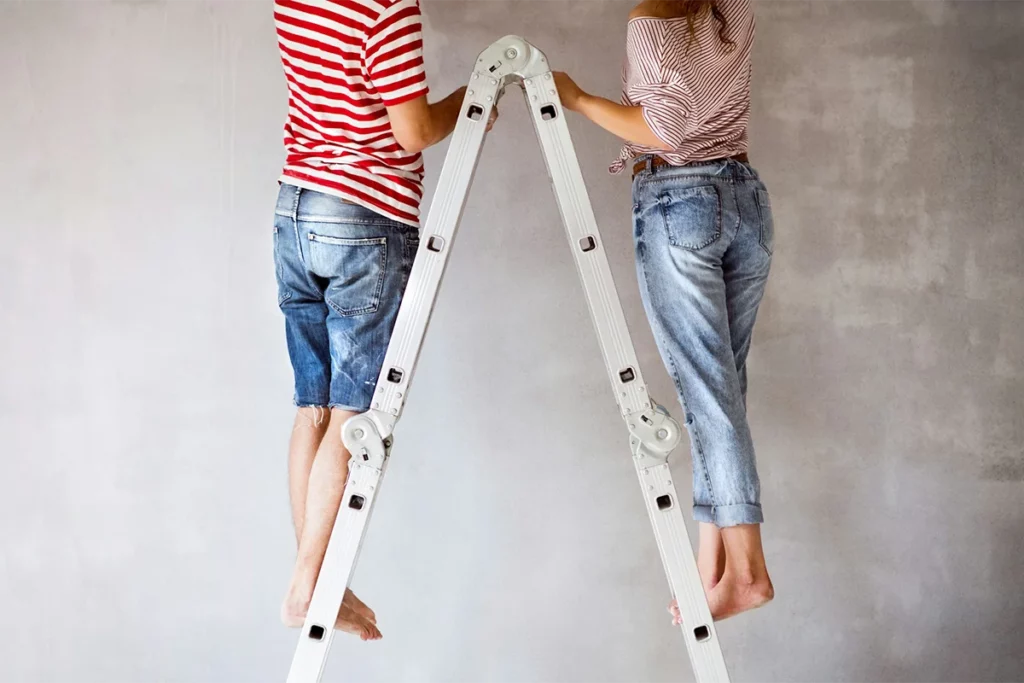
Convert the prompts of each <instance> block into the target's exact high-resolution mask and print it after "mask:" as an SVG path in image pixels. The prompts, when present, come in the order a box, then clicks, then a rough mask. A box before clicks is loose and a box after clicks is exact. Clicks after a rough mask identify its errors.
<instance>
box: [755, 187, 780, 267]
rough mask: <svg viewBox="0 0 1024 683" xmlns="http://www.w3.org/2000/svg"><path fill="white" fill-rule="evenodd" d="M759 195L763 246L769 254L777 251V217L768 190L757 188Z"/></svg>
mask: <svg viewBox="0 0 1024 683" xmlns="http://www.w3.org/2000/svg"><path fill="white" fill-rule="evenodd" d="M755 193H756V195H757V213H758V216H759V217H760V218H761V235H760V239H759V241H760V243H761V248H762V249H764V250H765V252H767V254H768V255H769V256H771V255H772V253H773V252H774V251H775V218H774V217H773V216H772V200H771V197H769V195H768V191H767V190H762V189H760V188H759V189H757V190H755Z"/></svg>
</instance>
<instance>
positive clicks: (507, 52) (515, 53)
mask: <svg viewBox="0 0 1024 683" xmlns="http://www.w3.org/2000/svg"><path fill="white" fill-rule="evenodd" d="M505 56H506V57H508V58H509V59H515V58H516V57H518V56H519V51H518V50H516V49H515V48H514V47H510V48H509V49H507V50H505Z"/></svg>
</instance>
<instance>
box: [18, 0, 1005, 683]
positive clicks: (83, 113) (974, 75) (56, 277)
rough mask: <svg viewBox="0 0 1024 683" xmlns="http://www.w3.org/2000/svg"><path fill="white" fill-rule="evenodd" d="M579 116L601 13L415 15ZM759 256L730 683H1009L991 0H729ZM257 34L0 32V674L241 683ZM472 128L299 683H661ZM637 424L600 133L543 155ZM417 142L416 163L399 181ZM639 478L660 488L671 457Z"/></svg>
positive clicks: (262, 443) (264, 283)
mask: <svg viewBox="0 0 1024 683" xmlns="http://www.w3.org/2000/svg"><path fill="white" fill-rule="evenodd" d="M424 11H425V13H426V17H427V46H428V59H429V63H428V68H429V71H430V79H431V86H432V89H433V92H434V93H435V95H437V96H440V95H442V94H445V93H447V92H448V91H449V90H451V89H452V88H454V87H456V86H458V85H460V84H462V83H464V82H465V79H466V78H467V76H468V73H469V68H470V66H471V65H472V63H473V60H474V59H475V56H476V54H477V52H478V51H479V50H480V49H482V48H483V47H484V46H485V45H487V44H488V43H489V42H491V41H492V40H494V39H495V38H497V37H499V36H501V35H503V34H506V33H520V34H522V35H525V36H526V37H527V38H529V39H530V40H532V41H533V42H535V43H536V44H537V45H538V46H540V47H541V48H542V49H545V50H546V51H547V52H548V54H549V56H550V58H551V61H552V62H553V63H554V64H555V65H556V66H557V67H559V68H563V69H565V70H568V71H570V72H572V73H573V74H575V75H576V76H577V77H578V80H579V81H580V82H581V84H582V85H583V86H584V87H587V88H590V89H593V90H595V91H597V92H601V93H603V94H607V95H614V94H615V93H616V92H617V85H616V82H617V79H618V74H619V67H620V60H621V55H622V44H623V38H624V34H625V26H624V19H625V16H626V14H627V13H628V11H629V5H628V4H624V3H618V2H615V3H612V2H579V1H577V2H553V1H552V2H523V1H518V2H454V1H453V2H447V1H440V0H426V1H425V2H424ZM757 11H758V13H759V26H760V32H759V39H758V44H757V47H756V54H755V59H756V64H755V68H756V72H755V87H754V113H753V123H752V130H751V137H752V150H751V152H752V157H753V159H754V161H755V163H756V165H757V166H758V168H759V169H760V171H761V173H762V175H763V176H764V177H765V179H766V181H767V183H768V185H769V187H770V188H771V190H772V192H773V195H774V204H775V210H776V214H777V215H776V225H777V228H776V230H777V234H776V240H777V252H776V259H775V264H774V270H773V276H772V279H771V281H770V283H769V289H768V294H767V297H766V300H765V303H764V305H763V307H762V313H761V318H760V322H759V325H758V328H757V330H756V332H755V339H754V348H753V351H752V355H751V360H750V363H751V367H750V385H751V390H750V398H749V410H750V415H751V420H752V425H753V429H754V435H755V440H756V442H757V445H758V457H759V462H760V467H761V473H762V479H763V489H764V505H765V513H766V516H767V520H768V523H767V525H766V526H765V528H764V532H765V544H766V549H767V553H768V561H769V567H770V569H771V571H772V575H773V578H774V580H775V585H776V590H777V598H776V601H775V602H774V603H772V604H771V605H770V606H768V607H766V608H765V609H763V610H761V611H759V612H757V613H755V614H751V615H748V616H742V617H739V618H737V619H735V620H730V621H727V622H724V623H723V624H722V625H721V627H720V629H719V633H720V636H721V639H722V642H723V644H724V647H725V650H726V656H727V658H728V661H729V663H730V667H731V669H732V672H733V674H734V677H735V679H736V680H740V681H743V680H747V681H769V680H773V681H776V680H777V681H825V680H843V681H882V680H886V681H888V680H903V681H930V680H943V681H966V680H986V681H989V680H992V681H994V680H1003V681H1011V680H1016V681H1020V680H1024V663H1022V662H1024V641H1022V637H1021V632H1022V630H1024V591H1021V590H1020V577H1021V568H1022V555H1024V456H1022V448H1021V443H1022V440H1024V410H1022V407H1024V406H1022V397H1024V308H1022V305H1021V302H1022V299H1024V275H1022V272H1024V270H1022V265H1021V264H1022V263H1024V234H1022V230H1024V225H1022V224H1024V220H1022V210H1024V200H1022V193H1021V185H1022V181H1024V173H1022V170H1021V159H1024V105H1022V100H1024V44H1022V42H1021V39H1020V36H1021V35H1022V32H1024V3H1019V2H993V3H985V2H970V3H968V2H964V3H950V2H939V1H934V2H919V3H916V2H884V3H882V2H863V3H861V2H827V3H826V2H772V3H766V2H761V3H759V4H757ZM270 14H271V7H270V3H269V2H265V1H261V2H228V1H224V2H129V1H124V0H121V1H95V2H67V3H58V2H11V1H10V0H7V1H0V93H3V94H2V95H0V122H2V125H0V162H2V163H0V207H2V209H3V212H2V219H0V229H2V236H3V239H2V242H0V243H2V245H3V246H2V248H0V325H2V332H0V358H2V360H0V454H2V455H0V539H2V542H0V605H2V606H3V609H2V610H0V679H2V680H4V681H31V682H35V681H40V682H41V681H74V682H76V683H78V682H83V683H84V682H87V681H97V682H100V681H103V682H107V681H126V682H127V681H132V682H140V681H157V680H160V681H197V682H198V681H222V682H229V681H276V680H282V679H283V677H284V673H285V671H286V670H287V666H288V663H289V661H290V657H291V653H292V649H293V647H294V644H295V640H296V634H295V632H289V631H287V630H286V629H284V627H282V626H280V625H279V623H278V622H277V611H278V606H279V601H280V599H281V597H282V595H283V590H284V587H285V583H286V580H287V577H288V572H289V567H290V562H291V557H292V553H293V551H294V550H293V539H292V537H291V528H290V522H289V519H288V506H287V503H286V488H285V459H284V456H285V446H286V442H287V438H288V429H289V425H290V418H291V412H292V408H291V406H290V402H289V399H290V391H291V390H290V370H289V367H288V363H287V358H286V354H285V348H284V337H283V325H282V320H281V317H280V315H279V313H278V312H277V310H276V307H275V298H274V291H275V289H274V283H273V268H272V263H271V258H272V257H271V219H272V213H271V212H272V208H273V202H274V196H275V189H276V187H275V179H276V174H277V172H278V170H279V167H280V164H281V162H282V157H283V153H282V148H281V144H280V131H281V125H282V122H283V116H284V111H285V98H284V83H283V78H282V76H281V72H280V68H279V65H278V63H277V55H276V51H275V41H274V34H273V26H272V21H271V16H270ZM511 95H513V96H511V97H509V98H507V99H506V100H504V101H503V110H502V118H501V121H500V125H499V127H498V128H497V129H496V131H495V133H494V134H493V135H492V136H491V138H490V139H489V140H488V143H487V146H486V148H485V150H484V155H483V159H482V161H481V164H480V168H479V171H478V173H477V178H476V184H475V193H474V194H473V195H472V197H471V199H470V201H469V204H468V207H467V210H466V214H465V220H464V222H463V229H462V232H461V233H460V237H459V241H458V243H457V245H456V246H455V250H454V253H453V257H452V261H451V264H450V268H449V275H448V277H447V279H446V281H445V287H444V289H443V291H442V296H441V299H440V303H439V305H438V307H437V310H436V315H435V318H434V322H433V325H432V327H431V334H430V336H429V338H428V340H427V342H426V345H425V348H424V352H423V355H422V357H421V365H420V371H419V374H418V376H417V380H416V387H415V390H414V391H413V393H412V396H411V398H410V401H409V404H408V410H407V412H406V416H405V418H404V420H403V421H402V423H401V425H400V426H399V429H398V432H397V434H396V447H395V451H394V456H395V457H394V458H393V463H392V467H391V469H390V472H389V475H388V483H387V486H386V489H385V493H384V496H383V497H382V499H381V501H380V504H379V505H378V507H377V510H376V514H375V517H374V521H373V524H372V526H371V529H370V534H369V536H368V541H367V543H366V545H365V550H364V554H363V558H362V562H361V564H360V565H359V568H358V571H357V573H356V577H355V582H354V587H355V588H356V589H357V591H358V592H359V593H360V594H361V595H362V596H363V598H364V599H365V600H366V601H367V602H368V603H370V604H371V606H372V607H374V608H375V609H376V610H377V613H378V615H379V616H380V623H381V627H382V630H383V632H384V634H385V638H384V640H383V641H382V642H380V643H375V644H371V645H366V644H362V643H359V642H353V641H352V640H351V639H347V638H339V639H338V640H337V641H336V645H335V648H334V652H333V657H332V659H331V662H330V665H329V667H328V671H327V677H326V678H327V680H338V681H341V680H345V681H409V682H413V681H485V680H486V681H507V682H510V683H517V682H521V681H550V682H568V681H579V682H581V683H582V682H584V681H672V680H688V679H689V678H690V676H691V674H690V671H689V665H688V662H687V660H686V655H685V652H684V649H683V646H682V642H681V640H680V639H679V637H678V635H677V633H676V632H675V631H674V630H673V629H672V628H671V627H670V626H669V623H668V620H667V616H666V614H665V612H664V603H665V601H666V598H667V589H666V585H665V581H664V578H663V576H662V574H661V567H660V563H659V560H658V557H657V553H656V549H655V546H654V542H653V538H652V536H651V534H650V531H649V528H648V525H647V520H646V517H645V512H644V508H643V506H642V504H641V500H640V497H639V494H638V492H637V491H636V483H635V478H634V474H633V471H632V469H631V464H630V460H629V457H628V448H627V442H626V438H625V432H624V430H623V427H622V425H621V423H620V422H619V420H618V418H617V415H616V411H615V408H614V404H613V402H612V400H611V396H610V395H609V392H608V388H607V387H606V386H605V375H604V372H603V367H602V364H601V360H600V355H599V352H598V348H597V344H596V343H595V341H594V339H593V335H592V334H591V331H590V327H589V325H590V323H589V320H588V317H587V313H586V309H585V306H584V302H583V299H582V297H581V295H580V291H579V286H578V283H577V281H576V278H575V273H574V269H573V266H572V262H571V257H570V255H569V253H568V251H567V248H566V246H565V244H564V238H563V236H562V232H561V227H560V225H559V223H558V215H557V211H556V209H555V205H554V201H553V199H552V197H551V194H550V191H549V189H548V183H547V178H546V175H545V171H544V167H543V163H542V160H541V157H540V154H539V151H538V149H537V147H536V145H535V144H534V141H533V134H532V130H531V126H530V123H529V120H528V118H527V116H526V112H525V110H524V108H523V106H522V105H521V103H520V102H518V101H517V99H518V93H515V92H513V93H511ZM570 124H571V128H572V131H573V135H574V139H575V142H576V145H577V148H578V151H579V155H580V159H581V161H582V163H583V166H584V169H585V175H586V177H587V181H588V184H589V187H590V191H591V194H592V197H593V199H594V202H595V207H596V209H597V213H598V216H599V220H600V222H601V227H602V230H603V231H604V236H605V243H606V246H607V249H608V251H609V255H610V258H611V261H612V266H613V269H614V272H615V275H616V278H617V281H618V283H619V287H620V289H621V296H622V299H623V303H624V305H625V307H626V309H627V315H628V317H629V320H630V322H631V323H632V325H633V329H634V337H635V340H636V343H637V346H638V352H639V354H640V357H641V363H642V366H643V368H644V371H645V373H646V375H647V378H648V381H649V383H650V385H651V387H652V389H653V391H654V393H655V395H656V396H657V397H659V398H660V399H661V400H662V402H664V403H666V405H668V406H669V407H670V409H671V410H672V411H673V412H674V413H675V414H676V415H678V414H679V406H678V405H677V403H676V401H675V398H674V395H673V392H672V388H671V384H670V382H669V380H668V378H667V376H666V375H665V372H664V370H663V369H662V367H661V365H660V361H659V359H658V356H657V353H656V351H655V348H654V345H653V342H652V339H651V336H650V333H649V331H648V329H647V327H646V322H645V320H644V317H643V312H642V309H641V306H640V301H639V296H638V294H637V291H636V279H635V274H634V271H633V264H632V253H631V251H632V245H631V239H630V227H629V208H630V207H629V184H628V181H627V180H626V179H625V178H622V177H612V176H609V175H608V174H606V173H605V171H604V167H605V165H606V164H607V162H608V161H609V160H610V159H611V158H612V157H613V156H614V154H615V151H616V144H615V141H614V140H613V139H612V138H611V137H610V136H608V135H606V134H605V133H603V132H601V131H599V130H597V129H595V128H593V127H591V126H589V125H587V124H586V123H585V122H584V121H582V120H580V119H579V118H576V117H574V118H573V120H572V121H571V122H570ZM443 153H444V147H443V146H442V147H441V148H440V149H435V150H432V151H431V152H430V154H429V155H428V175H429V183H428V189H429V187H431V186H432V183H433V182H434V180H436V177H437V172H438V170H439V168H440V164H441V161H442V159H443ZM674 467H675V469H676V471H677V479H678V480H679V481H683V482H685V481H688V480H689V455H688V453H686V452H680V453H678V454H677V456H676V458H675V464H674Z"/></svg>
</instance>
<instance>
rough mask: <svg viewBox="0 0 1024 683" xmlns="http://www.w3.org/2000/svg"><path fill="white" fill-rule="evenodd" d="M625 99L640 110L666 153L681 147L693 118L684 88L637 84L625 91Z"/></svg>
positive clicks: (675, 85)
mask: <svg viewBox="0 0 1024 683" xmlns="http://www.w3.org/2000/svg"><path fill="white" fill-rule="evenodd" d="M626 97H627V99H628V100H629V102H631V103H632V104H633V106H638V107H640V109H641V111H642V113H643V116H644V121H646V122H647V125H648V126H650V127H651V131H653V132H654V134H655V135H656V136H657V137H658V139H659V140H661V141H662V142H663V143H664V145H665V149H666V150H674V149H678V148H679V147H682V145H683V143H684V142H686V139H687V135H688V133H689V130H688V129H689V126H690V124H691V123H692V118H693V117H692V111H691V107H690V105H689V99H690V98H689V93H688V92H687V90H686V89H685V88H683V87H682V86H680V85H678V84H674V83H638V84H636V85H633V86H631V87H630V88H629V89H628V91H627V92H626Z"/></svg>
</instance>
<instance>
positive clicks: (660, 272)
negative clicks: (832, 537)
mask: <svg viewBox="0 0 1024 683" xmlns="http://www.w3.org/2000/svg"><path fill="white" fill-rule="evenodd" d="M753 36H754V18H753V12H752V10H751V7H750V4H749V0H646V1H645V2H642V3H641V4H640V5H638V6H637V7H636V8H635V9H634V10H633V12H632V14H631V15H630V19H629V24H628V28H627V38H626V63H625V68H624V70H623V74H622V77H623V93H622V103H621V104H619V103H616V102H612V101H611V100H607V99H604V98H601V97H596V96H593V95H590V94H588V93H586V92H584V91H583V90H581V89H580V88H579V86H577V85H576V83H574V82H573V80H572V79H571V78H569V77H568V76H567V75H565V74H563V73H558V74H555V77H556V79H557V83H558V89H559V94H560V96H561V99H562V103H563V104H564V105H565V107H566V108H567V109H570V110H572V111H576V112H579V113H581V114H583V115H584V116H586V117H587V118H588V119H590V120H591V121H593V122H594V123H596V124H597V125H599V126H601V127H602V128H604V129H606V130H608V131H609V132H611V133H613V134H615V135H617V136H618V137H620V138H623V139H624V140H625V141H626V144H625V146H624V147H623V148H622V151H621V152H620V154H619V156H618V158H617V159H616V160H615V162H614V163H613V164H612V167H611V170H612V171H613V172H616V173H617V172H619V171H621V170H622V169H623V168H625V167H626V165H627V163H629V162H631V161H632V164H631V167H632V169H633V229H634V238H635V242H636V264H637V276H638V279H639V282H640V288H641V294H642V297H643V301H644V307H645V309H646V311H647V316H648V319H649V320H650V322H651V327H652V329H653V331H654V336H655V339H656V341H657V344H658V348H659V350H660V352H661V355H662V358H663V360H664V362H665V365H666V367H667V369H668V371H669V373H670V374H671V376H672V378H673V380H674V381H675V384H676V388H677V390H678V392H679V399H680V402H681V403H682V404H683V406H684V407H685V410H686V426H687V430H688V431H689V433H690V444H691V452H692V455H693V494H694V507H693V511H694V517H695V519H697V521H698V522H699V523H700V544H699V548H700V549H699V553H698V559H697V564H698V568H699V569H700V574H701V579H702V581H703V583H704V589H705V591H706V593H707V596H708V603H709V605H710V607H711V613H712V615H713V616H714V617H715V618H716V619H723V618H726V617H729V616H732V615H734V614H738V613H740V612H743V611H745V610H748V609H751V608H754V607H758V606H760V605H763V604H764V603H766V602H768V601H769V600H771V599H772V597H773V595H774V590H773V588H772V583H771V580H770V579H769V577H768V571H767V569H766V566H765V559H764V552H763V550H762V547H761V532H760V523H761V522H762V521H763V516H762V514H761V501H760V482H759V479H758V476H757V469H756V466H755V460H754V445H753V441H752V439H751V435H750V427H749V426H748V424H747V416H746V388H747V382H746V380H747V375H746V358H747V352H748V350H749V349H750V340H751V334H752V332H753V328H754V319H755V317H756V315H757V308H758V305H759V304H760V302H761V297H762V295H763V293H764V288H765V283H766V282H767V279H768V271H769V268H770V265H771V257H772V247H773V224H772V214H771V204H770V201H769V198H768V191H767V189H766V188H765V186H764V184H763V183H762V182H761V180H760V178H759V177H758V175H757V173H756V172H755V171H754V169H753V168H752V167H751V166H750V164H749V163H748V161H747V155H746V151H747V122H748V120H749V115H750V49H751V45H752V44H753ZM669 609H670V612H672V614H673V617H674V620H675V621H676V623H678V622H679V611H678V609H677V608H676V606H675V603H674V601H673V603H672V604H671V605H670V606H669Z"/></svg>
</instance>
